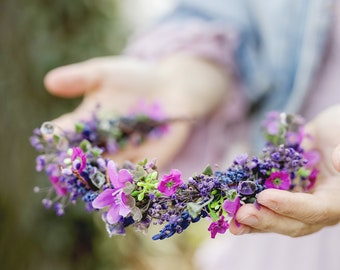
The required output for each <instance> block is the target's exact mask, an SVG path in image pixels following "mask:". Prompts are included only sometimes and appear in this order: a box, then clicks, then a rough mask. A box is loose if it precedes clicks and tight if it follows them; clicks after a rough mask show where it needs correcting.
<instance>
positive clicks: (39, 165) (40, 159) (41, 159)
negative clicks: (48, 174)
mask: <svg viewBox="0 0 340 270" xmlns="http://www.w3.org/2000/svg"><path fill="white" fill-rule="evenodd" d="M35 162H36V166H35V169H36V171H37V172H41V171H42V170H43V169H44V167H45V164H46V162H45V156H44V155H39V156H37V158H36V160H35Z"/></svg>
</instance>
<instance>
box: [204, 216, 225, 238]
mask: <svg viewBox="0 0 340 270" xmlns="http://www.w3.org/2000/svg"><path fill="white" fill-rule="evenodd" d="M228 228H229V223H228V221H226V220H224V216H221V217H220V219H219V220H217V221H214V222H212V223H211V224H210V226H209V228H208V231H209V232H210V234H211V238H215V236H216V234H217V233H221V234H222V233H225V232H226V231H227V230H228Z"/></svg>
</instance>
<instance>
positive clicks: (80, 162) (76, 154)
mask: <svg viewBox="0 0 340 270" xmlns="http://www.w3.org/2000/svg"><path fill="white" fill-rule="evenodd" d="M71 161H72V169H74V170H77V171H78V172H79V173H81V172H82V171H83V170H84V169H85V168H86V155H85V154H84V152H83V150H81V148H80V147H74V148H72V155H71Z"/></svg>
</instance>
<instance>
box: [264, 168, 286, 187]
mask: <svg viewBox="0 0 340 270" xmlns="http://www.w3.org/2000/svg"><path fill="white" fill-rule="evenodd" d="M290 184H291V180H290V177H289V174H288V173H287V172H284V171H279V172H272V173H271V174H270V176H269V177H268V178H267V180H266V181H265V183H264V186H265V187H266V188H276V189H281V190H288V189H289V188H290Z"/></svg>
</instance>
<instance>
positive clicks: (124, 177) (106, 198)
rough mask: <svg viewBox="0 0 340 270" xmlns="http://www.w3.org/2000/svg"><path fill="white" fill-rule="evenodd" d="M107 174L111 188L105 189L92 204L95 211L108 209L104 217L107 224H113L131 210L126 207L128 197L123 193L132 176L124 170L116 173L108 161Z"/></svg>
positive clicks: (113, 164)
mask: <svg viewBox="0 0 340 270" xmlns="http://www.w3.org/2000/svg"><path fill="white" fill-rule="evenodd" d="M107 174H108V176H109V179H110V181H111V183H112V185H113V188H107V189H105V190H104V191H103V192H102V193H100V194H99V195H98V197H97V198H96V199H94V201H93V202H92V206H93V207H94V208H97V209H102V208H105V207H109V210H108V212H107V215H106V219H107V221H108V223H110V224H115V223H117V222H118V221H119V220H120V218H121V217H126V216H127V215H128V214H129V213H130V212H131V209H130V207H129V205H128V196H127V195H126V194H125V193H124V192H123V189H124V187H125V184H126V183H127V182H130V183H131V182H132V175H131V174H130V172H129V171H128V170H126V169H122V170H120V171H119V172H117V168H116V165H115V163H114V162H113V161H112V160H110V161H109V163H108V164H107Z"/></svg>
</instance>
